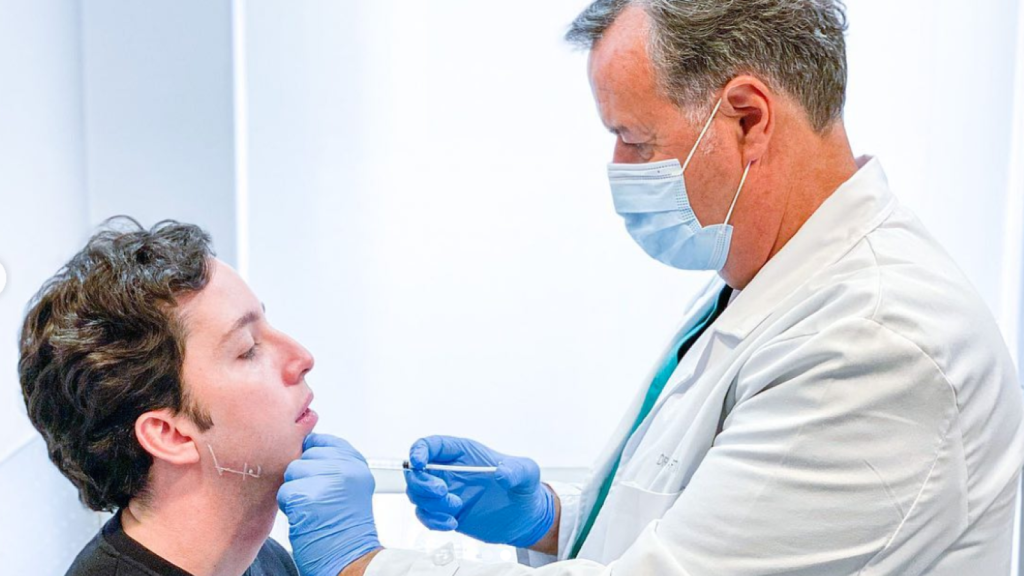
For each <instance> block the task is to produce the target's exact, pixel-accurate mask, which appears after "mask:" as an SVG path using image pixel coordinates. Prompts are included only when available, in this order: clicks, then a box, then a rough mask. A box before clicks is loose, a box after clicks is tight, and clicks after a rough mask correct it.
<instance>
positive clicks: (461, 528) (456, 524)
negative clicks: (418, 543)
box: [405, 436, 555, 548]
mask: <svg viewBox="0 0 1024 576" xmlns="http://www.w3.org/2000/svg"><path fill="white" fill-rule="evenodd" d="M433 466H436V468H435V469H434V470H431V469H430V468H431V467H433ZM456 466H460V467H471V468H468V469H466V470H458V469H455V468H454V467H456ZM441 467H449V469H448V470H443V469H439V468H441ZM482 467H493V468H494V472H493V473H485V472H482V471H481V470H480V468H482ZM409 468H410V469H409V470H408V471H407V472H406V474H405V476H406V485H407V489H406V493H407V494H408V495H409V500H411V501H412V503H413V504H415V505H416V516H417V517H418V518H419V519H420V521H421V522H423V524H424V525H426V526H427V527H428V528H431V529H433V530H455V531H458V532H461V533H463V534H466V535H468V536H472V537H473V538H476V539H478V540H482V541H484V542H490V543H493V544H508V545H511V546H516V547H520V548H527V547H529V546H532V545H533V544H535V543H537V542H538V541H539V540H540V539H541V538H543V537H544V536H545V535H546V534H547V533H548V531H549V530H550V529H551V527H552V526H553V525H554V522H555V496H554V494H552V492H551V489H550V488H548V487H547V486H545V485H544V484H541V481H540V467H538V466H537V463H536V462H534V461H533V460H531V459H529V458H519V457H515V456H507V455H505V454H501V453H499V452H495V451H494V450H491V449H490V448H488V447H486V446H484V445H483V444H480V443H479V442H475V441H473V440H467V439H464V438H454V437H451V436H428V437H426V438H422V439H420V440H417V441H416V442H415V443H413V445H412V448H411V449H410V451H409ZM474 469H475V470H474Z"/></svg>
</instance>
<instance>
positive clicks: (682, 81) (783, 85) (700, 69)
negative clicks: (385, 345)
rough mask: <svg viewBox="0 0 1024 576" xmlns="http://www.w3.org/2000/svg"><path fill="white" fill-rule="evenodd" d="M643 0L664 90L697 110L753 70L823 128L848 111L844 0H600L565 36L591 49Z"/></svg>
mask: <svg viewBox="0 0 1024 576" xmlns="http://www.w3.org/2000/svg"><path fill="white" fill-rule="evenodd" d="M630 5H636V6H640V7H642V8H643V9H644V11H645V12H646V13H647V15H648V17H649V18H650V22H651V32H650V34H651V35H650V38H649V39H648V43H647V45H648V53H649V54H650V56H651V60H652V61H653V62H654V66H655V70H656V71H657V76H658V83H659V85H660V86H661V88H662V90H664V92H665V94H666V95H667V96H668V98H669V99H671V100H672V101H673V102H674V103H675V104H676V105H677V106H679V107H680V108H691V109H692V108H696V110H690V112H692V113H693V114H692V116H700V115H701V114H706V113H707V112H708V111H710V107H711V105H712V104H713V102H709V100H710V98H711V95H712V94H713V93H714V92H716V91H717V90H719V89H721V88H722V87H723V86H725V85H726V84H727V83H728V82H729V81H730V80H732V79H733V78H734V77H736V76H737V75H738V74H743V73H751V74H753V75H755V76H757V77H758V78H760V79H761V80H763V81H764V82H765V83H767V84H768V85H769V86H771V87H772V88H773V89H776V90H781V91H783V92H785V93H787V94H789V95H790V96H793V97H795V98H796V99H797V100H798V101H799V102H800V104H801V105H802V106H803V108H804V109H805V110H806V112H807V116H808V118H809V119H810V121H811V124H812V125H813V126H814V129H815V130H817V131H818V132H824V131H825V130H826V129H827V128H829V127H830V126H831V125H832V124H833V123H834V122H836V121H838V120H840V119H841V118H842V115H843V105H844V104H845V102H846V40H845V39H844V37H843V33H844V32H845V31H846V14H845V7H844V5H843V3H842V0H595V1H594V2H593V3H592V4H590V5H589V6H587V8H585V9H584V10H583V12H581V13H580V15H579V16H577V17H576V19H575V20H574V21H573V23H572V25H571V26H570V27H569V31H568V32H567V33H566V35H565V39H566V40H567V41H569V42H570V43H572V44H574V45H576V46H579V47H582V48H585V49H588V50H589V49H591V48H593V46H594V44H595V43H597V41H598V40H600V39H601V37H602V36H603V35H604V32H605V31H606V30H607V29H608V27H609V26H611V24H612V22H614V21H615V19H616V18H617V17H618V16H619V14H620V13H621V12H622V11H623V10H624V9H625V8H626V7H627V6H630Z"/></svg>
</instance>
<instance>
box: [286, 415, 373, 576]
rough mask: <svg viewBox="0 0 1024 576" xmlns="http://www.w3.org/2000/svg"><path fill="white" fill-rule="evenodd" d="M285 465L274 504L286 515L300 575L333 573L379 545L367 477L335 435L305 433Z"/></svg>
mask: <svg viewBox="0 0 1024 576" xmlns="http://www.w3.org/2000/svg"><path fill="white" fill-rule="evenodd" d="M302 449H303V452H302V457H301V458H299V459H298V460H295V461H294V462H292V463H291V464H289V465H288V468H287V470H285V473H284V480H285V481H284V484H283V485H282V486H281V488H280V489H279V490H278V491H277V504H278V506H280V507H281V511H282V512H284V513H285V514H286V515H287V516H288V524H289V531H288V538H289V540H291V543H292V556H293V557H294V558H295V563H296V564H297V565H298V567H299V572H300V573H301V574H302V575H303V576H337V574H338V573H339V572H341V571H342V570H343V569H344V568H345V567H346V566H348V565H349V564H351V563H352V562H354V561H355V560H358V559H359V558H361V557H363V556H364V555H366V554H368V553H370V552H372V551H374V550H376V549H378V548H380V547H381V545H380V542H379V541H378V539H377V527H376V525H375V524H374V521H373V507H372V497H373V489H374V480H373V476H372V475H371V474H370V469H369V467H367V465H366V459H365V458H363V456H362V454H360V453H359V452H358V451H357V450H356V449H355V448H353V447H352V445H350V444H349V443H348V442H346V441H344V440H342V439H341V438H336V437H334V436H330V435H327V434H310V435H309V436H307V437H306V439H305V441H304V442H303V443H302Z"/></svg>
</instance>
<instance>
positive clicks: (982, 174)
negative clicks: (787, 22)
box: [846, 0, 1024, 325]
mask: <svg viewBox="0 0 1024 576" xmlns="http://www.w3.org/2000/svg"><path fill="white" fill-rule="evenodd" d="M848 7H849V10H848V16H849V20H850V32H849V36H848V38H847V39H848V55H849V65H850V83H849V85H850V88H849V91H848V96H849V103H848V106H847V112H846V125H847V127H848V129H849V132H850V139H851V141H852V143H853V145H854V148H855V150H857V151H858V153H872V154H876V155H878V156H879V157H880V158H881V159H882V162H883V165H884V166H885V169H886V172H887V173H888V175H889V181H890V183H891V184H892V187H893V190H894V191H895V192H896V194H897V195H898V196H899V198H900V199H901V200H902V201H903V202H904V203H905V204H907V205H909V206H910V207H912V208H913V209H914V211H915V212H917V214H918V216H919V217H920V218H921V220H922V221H923V222H924V223H925V225H927V226H928V228H929V230H930V231H931V232H932V233H933V234H934V235H935V236H936V237H937V238H938V239H939V241H940V242H942V244H943V245H944V246H945V247H946V249H947V250H948V251H949V252H950V253H951V254H952V256H953V258H954V259H955V260H956V261H957V262H958V263H959V264H960V266H961V267H962V268H963V269H964V271H965V272H966V273H967V276H968V277H969V278H970V279H971V280H972V281H973V282H974V285H975V287H976V288H977V289H978V291H979V292H980V293H981V295H982V296H983V297H984V299H985V301H986V302H988V304H989V306H990V307H991V308H992V310H993V312H994V313H995V314H996V316H997V317H999V318H1000V319H1001V320H1002V316H1003V315H1004V311H1005V310H1004V309H1005V308H1006V305H1005V304H1004V303H1003V299H1002V293H1001V289H1002V286H1003V278H1002V271H1003V269H1004V267H1005V266H1006V263H1005V262H1004V259H1003V252H1004V244H1003V239H1004V235H1006V234H1007V233H1012V232H1013V231H1012V230H1007V228H1006V222H1007V219H1006V217H1005V213H1006V207H1007V194H1008V190H1009V183H1008V177H1009V173H1010V160H1011V158H1010V142H1011V136H1012V135H1011V126H1012V122H1011V121H1010V119H1011V118H1012V117H1013V112H1014V94H1013V85H1014V71H1015V67H1016V66H1015V57H1014V55H1015V52H1016V49H1015V48H1016V41H1017V27H1018V18H1017V10H1018V9H1019V2H1018V0H985V1H984V2H971V3H969V4H966V3H964V2H960V1H956V0H901V1H900V2H880V1H877V0H851V1H850V2H848ZM1015 161H1017V162H1020V161H1021V159H1020V158H1016V159H1015ZM1022 216H1024V215H1022ZM1016 224H1017V225H1018V226H1019V225H1020V220H1019V219H1018V220H1016ZM1005 312H1007V313H1009V311H1005ZM1004 325H1005V323H1004Z"/></svg>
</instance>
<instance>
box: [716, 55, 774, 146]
mask: <svg viewBox="0 0 1024 576" xmlns="http://www.w3.org/2000/svg"><path fill="white" fill-rule="evenodd" d="M775 104H776V101H775V95H774V93H773V92H772V91H771V90H769V89H768V86H766V85H765V84H764V83H763V82H761V81H760V80H758V79H757V78H755V77H753V76H749V75H741V76H737V77H736V78H733V79H732V80H731V81H730V82H729V83H728V84H726V86H725V90H724V91H723V92H722V108H721V110H720V114H721V115H723V116H725V117H727V118H729V119H730V120H732V121H733V122H734V124H733V125H734V126H735V137H736V140H737V142H738V143H739V145H740V148H741V150H742V153H743V163H744V164H748V163H750V162H756V161H758V160H760V159H761V158H762V156H764V154H765V153H766V152H767V151H768V143H769V142H770V141H771V138H772V134H773V133H774V131H775Z"/></svg>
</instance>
